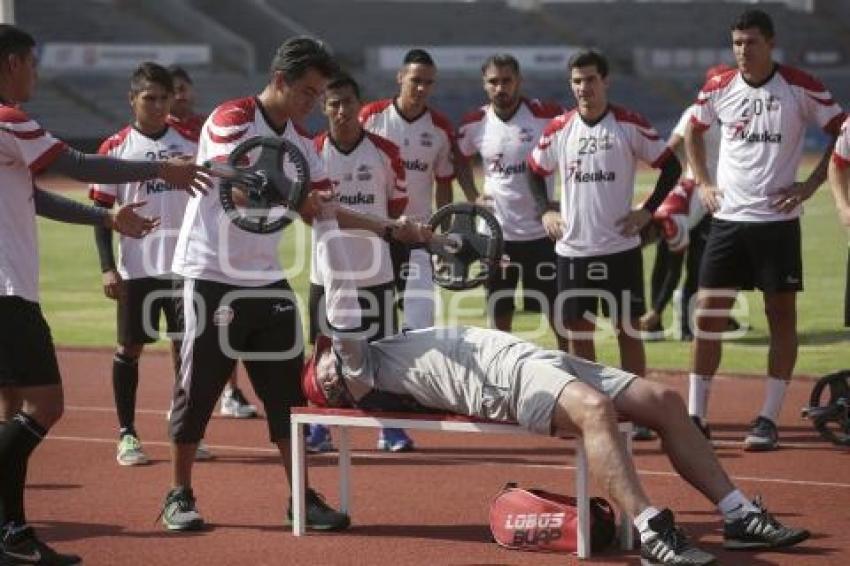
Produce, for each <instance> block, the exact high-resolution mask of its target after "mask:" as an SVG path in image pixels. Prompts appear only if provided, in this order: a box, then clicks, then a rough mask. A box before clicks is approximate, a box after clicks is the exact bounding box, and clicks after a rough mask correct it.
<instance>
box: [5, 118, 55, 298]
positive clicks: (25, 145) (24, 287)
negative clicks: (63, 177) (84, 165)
mask: <svg viewBox="0 0 850 566" xmlns="http://www.w3.org/2000/svg"><path fill="white" fill-rule="evenodd" d="M65 147H66V146H65V144H64V143H63V142H61V141H59V140H57V139H56V138H54V137H53V136H51V135H50V134H49V133H48V132H46V131H44V129H42V127H41V126H39V125H38V123H37V122H35V121H34V120H32V119H30V117H29V116H27V114H26V113H25V112H24V111H23V110H21V109H19V108H17V107H14V106H7V105H5V104H0V179H2V187H0V199H2V205H0V285H2V288H0V296H15V297H21V298H22V299H26V300H28V301H32V302H38V237H37V233H36V227H35V203H34V201H33V190H34V188H33V178H34V177H35V176H36V175H38V174H39V173H41V172H42V171H43V170H44V169H45V168H47V167H48V166H49V165H50V164H51V163H52V162H53V161H54V160H55V159H56V157H57V156H58V155H59V153H61V152H62V151H64V150H65Z"/></svg>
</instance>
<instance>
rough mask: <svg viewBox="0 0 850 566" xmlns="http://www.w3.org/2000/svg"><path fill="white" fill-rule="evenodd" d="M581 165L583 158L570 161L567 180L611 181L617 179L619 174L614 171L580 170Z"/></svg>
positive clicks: (584, 181)
mask: <svg viewBox="0 0 850 566" xmlns="http://www.w3.org/2000/svg"><path fill="white" fill-rule="evenodd" d="M579 167H581V159H576V160H575V161H572V162H570V164H569V166H567V180H568V181H572V182H573V183H601V182H606V183H607V182H611V181H615V180H616V179H617V174H616V173H615V172H614V171H602V170H601V169H599V170H597V171H579Z"/></svg>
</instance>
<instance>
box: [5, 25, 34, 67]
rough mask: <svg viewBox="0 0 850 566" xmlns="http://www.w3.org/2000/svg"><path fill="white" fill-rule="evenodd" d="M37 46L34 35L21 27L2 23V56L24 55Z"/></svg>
mask: <svg viewBox="0 0 850 566" xmlns="http://www.w3.org/2000/svg"><path fill="white" fill-rule="evenodd" d="M33 47H35V39H34V38H33V36H31V35H30V34H28V33H27V32H25V31H24V30H22V29H21V28H19V27H16V26H13V25H10V24H0V57H2V58H4V59H5V58H6V56H8V55H18V56H24V55H26V54H28V53H29V52H30V51H32V48H33Z"/></svg>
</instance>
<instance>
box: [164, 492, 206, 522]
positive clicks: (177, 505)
mask: <svg viewBox="0 0 850 566" xmlns="http://www.w3.org/2000/svg"><path fill="white" fill-rule="evenodd" d="M160 516H161V517H162V524H163V525H165V528H166V529H168V530H169V531H198V530H200V529H202V528H203V527H204V519H203V517H201V514H200V513H198V508H197V507H195V496H194V494H193V493H192V488H190V487H182V486H181V487H175V488H174V489H172V490H171V491H169V492H168V495H166V496H165V503H163V505H162V512H161V513H160Z"/></svg>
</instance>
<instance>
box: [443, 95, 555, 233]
mask: <svg viewBox="0 0 850 566" xmlns="http://www.w3.org/2000/svg"><path fill="white" fill-rule="evenodd" d="M563 111H564V109H563V108H561V106H559V105H557V104H544V103H542V102H540V101H538V100H528V99H522V101H521V102H520V105H519V106H518V107H517V109H516V112H514V115H513V116H511V117H510V118H509V119H508V120H502V119H501V118H500V117H499V116H498V114H496V112H495V110H493V106H492V105H490V104H488V105H486V106H483V107H481V108H479V109H478V110H476V111H474V112H471V113H469V114H467V115H466V117H465V118H464V119H463V122H462V124H461V126H460V128H458V136H457V144H458V149H460V152H461V154H462V155H463V156H464V157H467V158H469V157H472V156H473V155H475V154H476V153H477V154H480V155H481V161H482V163H483V166H484V191H485V192H486V193H487V194H488V195H490V196H492V197H493V203H494V206H495V215H496V218H497V219H498V221H499V224H500V225H501V226H502V231H503V233H504V237H505V240H509V241H528V240H536V239H539V238H543V237H545V236H546V231H545V230H544V229H543V223H542V222H541V221H540V215H539V214H538V212H537V205H536V203H535V201H534V199H533V198H532V196H531V190H530V188H529V186H528V166H527V161H528V156H529V155H530V154H531V150H532V149H533V148H534V144H535V143H536V142H537V140H538V139H540V135H541V134H542V133H543V130H544V129H545V128H546V126H547V124H549V122H550V121H551V120H552V119H553V118H555V117H556V116H558V115H559V114H561V113H562V112H563ZM546 183H547V189H548V190H549V193H550V196H551V193H552V188H553V185H554V177H547V178H546Z"/></svg>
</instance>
